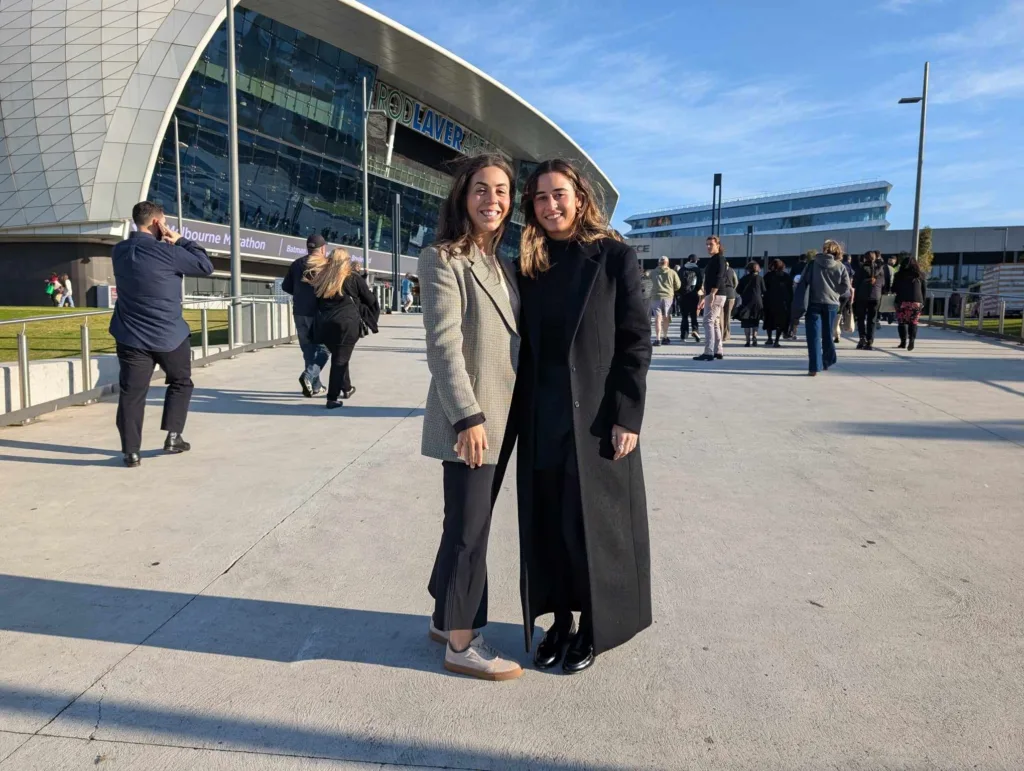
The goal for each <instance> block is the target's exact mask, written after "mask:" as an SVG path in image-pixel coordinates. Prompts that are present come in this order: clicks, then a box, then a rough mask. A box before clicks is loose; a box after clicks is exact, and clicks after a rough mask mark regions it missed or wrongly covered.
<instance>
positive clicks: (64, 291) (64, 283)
mask: <svg viewBox="0 0 1024 771" xmlns="http://www.w3.org/2000/svg"><path fill="white" fill-rule="evenodd" d="M74 294H75V292H74V288H73V287H72V286H71V276H69V275H68V274H67V273H65V274H64V275H63V276H61V277H60V300H59V301H58V303H57V307H59V308H63V307H65V306H67V307H68V308H74V307H75V297H74Z"/></svg>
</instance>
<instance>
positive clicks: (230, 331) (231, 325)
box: [228, 305, 235, 359]
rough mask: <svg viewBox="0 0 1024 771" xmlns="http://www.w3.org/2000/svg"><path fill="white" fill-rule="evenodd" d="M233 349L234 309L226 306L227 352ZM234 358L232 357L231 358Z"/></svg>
mask: <svg viewBox="0 0 1024 771" xmlns="http://www.w3.org/2000/svg"><path fill="white" fill-rule="evenodd" d="M234 347H235V309H234V308H232V307H231V305H228V350H229V351H230V350H232V349H234ZM231 358H232V359H233V358H235V357H234V356H232V357H231Z"/></svg>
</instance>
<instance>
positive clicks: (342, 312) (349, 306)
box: [316, 271, 377, 346]
mask: <svg viewBox="0 0 1024 771" xmlns="http://www.w3.org/2000/svg"><path fill="white" fill-rule="evenodd" d="M376 307H377V298H376V297H374V294H373V292H371V291H370V287H369V286H368V285H367V283H366V280H365V279H364V278H363V277H362V276H360V275H359V274H358V273H356V272H354V271H353V272H352V273H350V274H349V276H348V278H346V279H345V283H344V284H342V285H341V294H337V295H333V296H331V297H318V298H317V299H316V334H317V338H318V342H321V343H324V344H325V345H328V346H331V345H336V344H337V343H338V341H339V340H340V339H341V329H342V327H349V329H351V328H352V327H355V328H356V329H358V327H359V323H360V321H361V320H363V319H364V318H365V316H364V313H363V308H371V309H372V308H376Z"/></svg>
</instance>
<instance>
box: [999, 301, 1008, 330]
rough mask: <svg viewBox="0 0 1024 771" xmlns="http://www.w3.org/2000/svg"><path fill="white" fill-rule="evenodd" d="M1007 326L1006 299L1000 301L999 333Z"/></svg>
mask: <svg viewBox="0 0 1024 771" xmlns="http://www.w3.org/2000/svg"><path fill="white" fill-rule="evenodd" d="M1005 328H1006V300H1000V301H999V334H1003V332H1004V330H1005Z"/></svg>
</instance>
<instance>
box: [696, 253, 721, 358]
mask: <svg viewBox="0 0 1024 771" xmlns="http://www.w3.org/2000/svg"><path fill="white" fill-rule="evenodd" d="M705 246H706V247H707V250H708V256H709V259H708V264H707V265H706V266H705V268H704V296H703V297H702V298H701V299H700V301H699V302H698V303H697V311H698V312H703V313H704V353H702V354H701V355H700V356H694V357H693V360H694V361H713V360H714V359H723V358H725V353H724V351H723V350H722V319H721V316H722V313H724V312H725V290H726V287H727V286H728V285H729V275H728V268H729V265H728V263H727V262H726V261H725V251H724V249H723V248H722V242H721V241H720V240H719V238H718V236H708V240H707V242H706V244H705Z"/></svg>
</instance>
